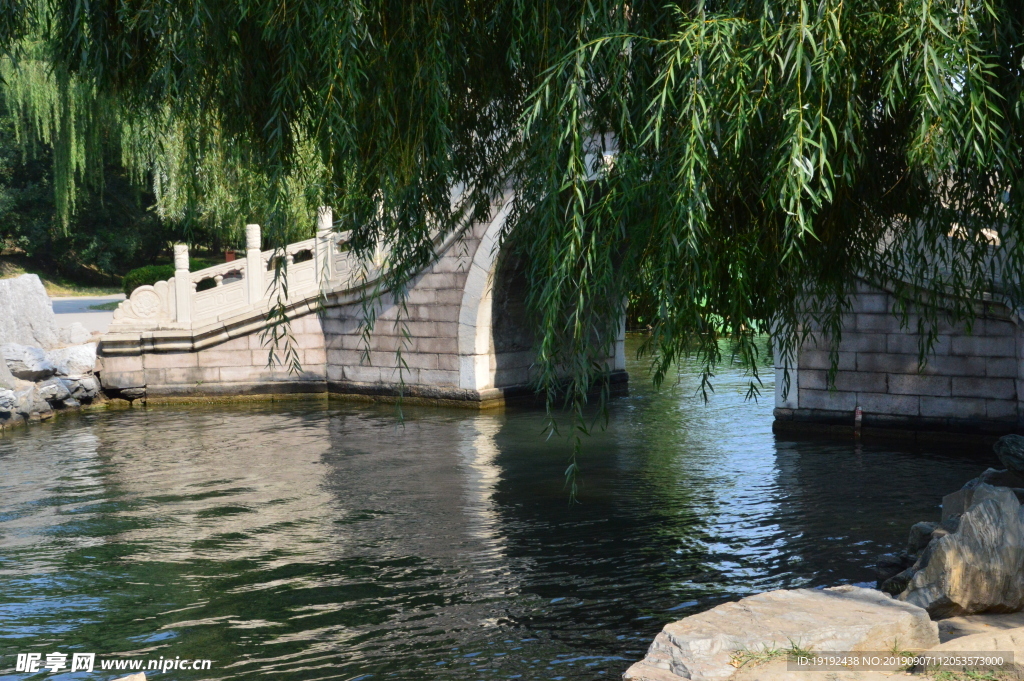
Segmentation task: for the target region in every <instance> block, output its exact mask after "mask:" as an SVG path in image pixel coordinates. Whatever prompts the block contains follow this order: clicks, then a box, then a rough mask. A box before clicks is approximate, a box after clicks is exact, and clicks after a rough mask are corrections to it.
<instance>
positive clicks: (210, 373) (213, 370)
mask: <svg viewBox="0 0 1024 681" xmlns="http://www.w3.org/2000/svg"><path fill="white" fill-rule="evenodd" d="M291 331H292V334H293V336H294V340H295V347H296V349H297V351H298V357H299V361H300V362H301V364H302V371H301V373H298V374H295V373H291V372H289V370H288V367H287V366H285V365H281V364H278V365H276V366H275V367H274V368H270V367H268V364H267V361H268V357H269V352H270V351H269V350H268V349H267V348H265V347H263V343H262V341H261V339H260V334H259V333H251V334H249V335H245V336H239V337H237V338H233V339H231V340H228V341H225V342H223V343H220V344H218V345H214V346H212V347H210V348H207V349H204V350H199V351H182V352H155V353H140V354H137V355H127V356H126V355H115V356H109V357H104V358H103V360H102V362H103V364H102V376H103V385H104V387H106V388H108V389H112V390H115V391H117V390H129V391H130V390H131V389H133V388H140V387H145V391H146V396H147V397H151V398H153V397H155V398H161V397H188V396H196V395H205V396H208V395H218V394H222V395H246V394H274V393H281V392H293V393H294V392H326V391H327V383H326V380H327V370H326V364H327V357H326V353H325V350H324V334H323V330H322V328H321V325H320V320H319V318H318V317H317V316H316V315H315V314H306V315H304V316H302V317H298V318H296V319H293V320H292V323H291ZM129 394H130V393H129Z"/></svg>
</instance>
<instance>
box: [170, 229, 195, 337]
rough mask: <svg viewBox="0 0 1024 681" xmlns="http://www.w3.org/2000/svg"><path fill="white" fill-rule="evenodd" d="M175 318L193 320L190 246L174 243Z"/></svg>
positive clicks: (185, 320) (179, 320)
mask: <svg viewBox="0 0 1024 681" xmlns="http://www.w3.org/2000/svg"><path fill="white" fill-rule="evenodd" d="M174 318H175V319H176V320H177V321H178V322H184V323H188V322H191V321H192V279H191V277H189V276H188V246H187V245H185V244H174Z"/></svg>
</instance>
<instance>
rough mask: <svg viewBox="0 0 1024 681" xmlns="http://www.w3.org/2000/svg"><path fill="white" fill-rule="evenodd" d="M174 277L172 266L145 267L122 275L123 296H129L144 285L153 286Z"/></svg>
mask: <svg viewBox="0 0 1024 681" xmlns="http://www.w3.org/2000/svg"><path fill="white" fill-rule="evenodd" d="M173 276H174V265H146V266H145V267H139V268H136V269H134V270H132V271H131V272H129V273H128V274H126V275H124V281H123V283H122V287H123V288H124V294H125V295H126V296H130V295H131V294H132V291H134V290H135V289H137V288H138V287H140V286H145V285H146V284H149V285H153V284H155V283H156V282H158V281H164V280H166V279H170V278H171V277H173Z"/></svg>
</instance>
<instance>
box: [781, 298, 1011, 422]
mask: <svg viewBox="0 0 1024 681" xmlns="http://www.w3.org/2000/svg"><path fill="white" fill-rule="evenodd" d="M893 302H894V301H893V297H892V296H891V295H890V294H889V293H887V292H886V291H883V290H881V289H877V288H873V287H870V286H868V285H867V284H861V285H860V286H859V288H858V291H857V294H856V295H855V297H854V299H853V301H852V304H853V311H852V313H851V314H849V315H848V317H847V319H846V320H845V322H844V328H843V333H842V341H841V343H840V345H839V348H838V350H839V355H838V360H839V363H838V373H837V374H836V378H835V385H834V390H829V387H828V385H827V374H828V370H829V368H830V365H831V359H830V356H829V350H830V344H829V343H828V342H827V341H826V340H824V339H818V340H817V341H810V342H808V343H806V344H805V345H804V346H803V347H801V348H800V350H799V353H798V356H797V357H796V358H795V359H796V361H795V366H796V371H795V372H792V371H791V381H792V388H791V390H790V394H789V395H787V396H786V397H785V398H783V396H782V385H781V384H782V381H781V380H777V387H776V410H775V416H776V429H777V430H787V429H792V428H799V427H800V426H802V425H803V426H806V425H828V426H838V427H840V428H844V429H849V430H851V431H852V428H853V425H854V411H855V409H856V408H857V407H858V406H859V407H860V408H861V410H862V412H863V428H864V429H865V430H868V429H889V430H892V429H896V430H903V431H958V432H974V433H992V434H997V433H1005V432H1013V431H1016V430H1018V429H1019V428H1021V425H1022V409H1021V401H1020V399H1019V396H1020V395H1022V394H1024V392H1022V390H1021V388H1022V382H1021V379H1022V376H1021V369H1020V367H1021V349H1022V345H1024V335H1022V333H1021V330H1020V327H1019V325H1018V323H1017V319H1016V315H1015V314H1014V313H1012V312H1011V311H1010V310H1008V309H1006V308H1005V307H1003V306H1001V305H990V306H988V307H987V308H986V309H985V311H984V315H983V316H982V317H980V318H978V319H977V320H975V322H974V323H973V325H972V329H971V332H970V333H969V332H968V330H967V328H966V326H965V325H956V326H954V325H950V324H947V323H944V322H940V325H939V328H938V339H937V341H936V343H935V345H934V347H933V350H932V354H930V355H929V356H928V357H927V360H926V362H925V364H924V365H923V366H922V365H920V364H919V362H918V357H919V354H918V353H919V342H920V337H919V336H918V335H917V334H915V333H911V332H910V330H912V329H915V328H916V321H917V320H916V318H914V317H912V318H911V319H910V320H909V321H910V324H909V326H908V327H907V328H906V329H905V328H903V327H902V326H901V323H900V319H899V318H898V317H897V316H895V315H894V314H893V313H892V309H893ZM778 364H780V362H778V360H777V365H778ZM778 374H781V371H779V370H778V368H777V375H778Z"/></svg>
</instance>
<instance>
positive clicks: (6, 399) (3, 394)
mask: <svg viewBox="0 0 1024 681" xmlns="http://www.w3.org/2000/svg"><path fill="white" fill-rule="evenodd" d="M17 402H18V395H17V393H15V392H14V391H13V390H6V389H3V388H0V411H6V412H11V411H14V405H15V404H17Z"/></svg>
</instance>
